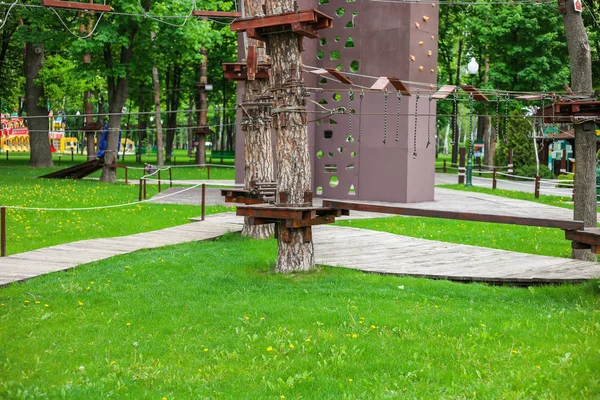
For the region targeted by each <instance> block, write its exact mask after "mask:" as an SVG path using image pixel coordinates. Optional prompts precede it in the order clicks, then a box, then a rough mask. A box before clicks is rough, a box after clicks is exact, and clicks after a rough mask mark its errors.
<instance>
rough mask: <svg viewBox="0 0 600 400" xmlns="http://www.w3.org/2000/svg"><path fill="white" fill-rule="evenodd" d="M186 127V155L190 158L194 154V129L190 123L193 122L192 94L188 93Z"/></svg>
mask: <svg viewBox="0 0 600 400" xmlns="http://www.w3.org/2000/svg"><path fill="white" fill-rule="evenodd" d="M188 108H189V111H188V128H187V144H188V147H187V149H188V157H189V158H192V157H193V156H194V153H193V148H194V129H193V128H192V124H193V123H194V114H193V108H194V96H193V95H190V101H189V105H188Z"/></svg>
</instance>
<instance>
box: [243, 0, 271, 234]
mask: <svg viewBox="0 0 600 400" xmlns="http://www.w3.org/2000/svg"><path fill="white" fill-rule="evenodd" d="M261 4H262V3H261V2H259V1H257V0H247V1H245V2H244V7H245V8H246V10H245V11H246V16H252V17H253V16H257V15H260V14H262V12H263V11H262V6H261ZM248 46H254V47H255V48H256V49H257V56H258V62H266V61H267V57H266V55H265V54H264V47H262V45H261V44H260V43H259V42H258V41H257V40H254V39H249V40H248ZM259 46H261V47H259ZM271 101H272V100H271V96H270V93H269V81H267V80H253V81H246V85H245V87H244V98H243V104H242V106H243V107H244V108H243V110H242V123H241V126H242V130H243V131H244V188H246V189H249V188H250V181H256V182H271V181H273V179H274V159H273V145H272V141H271V130H272V128H273V126H272V123H271V121H272V118H271ZM248 103H250V104H248ZM274 227H275V226H274V225H273V224H264V225H250V224H249V223H248V217H246V218H244V227H243V229H242V235H243V236H248V237H251V238H254V239H266V238H268V237H270V236H271V235H272V234H273V229H274Z"/></svg>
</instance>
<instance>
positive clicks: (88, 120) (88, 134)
mask: <svg viewBox="0 0 600 400" xmlns="http://www.w3.org/2000/svg"><path fill="white" fill-rule="evenodd" d="M92 96H93V93H92V91H91V90H86V91H85V94H84V96H83V99H84V100H83V113H84V114H85V117H84V123H83V125H84V126H85V127H86V131H85V140H86V148H87V160H88V161H91V160H95V159H96V143H95V140H94V138H95V137H96V132H95V131H93V130H87V129H90V127H91V126H92V125H94V117H93V115H92V114H94V105H93V104H92V100H91V99H92Z"/></svg>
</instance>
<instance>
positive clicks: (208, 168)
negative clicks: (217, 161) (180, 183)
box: [206, 164, 210, 181]
mask: <svg viewBox="0 0 600 400" xmlns="http://www.w3.org/2000/svg"><path fill="white" fill-rule="evenodd" d="M207 171H208V178H206V179H208V180H209V181H210V164H209V165H207Z"/></svg>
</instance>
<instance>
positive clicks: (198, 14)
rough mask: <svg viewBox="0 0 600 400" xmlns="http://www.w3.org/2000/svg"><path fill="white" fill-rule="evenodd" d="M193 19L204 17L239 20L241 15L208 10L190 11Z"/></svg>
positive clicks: (232, 12) (237, 12)
mask: <svg viewBox="0 0 600 400" xmlns="http://www.w3.org/2000/svg"><path fill="white" fill-rule="evenodd" d="M192 15H193V16H194V17H206V18H240V17H241V16H242V13H241V12H239V11H208V10H195V11H192Z"/></svg>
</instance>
